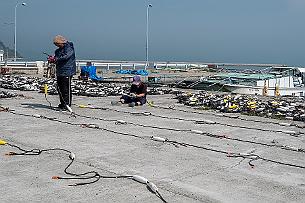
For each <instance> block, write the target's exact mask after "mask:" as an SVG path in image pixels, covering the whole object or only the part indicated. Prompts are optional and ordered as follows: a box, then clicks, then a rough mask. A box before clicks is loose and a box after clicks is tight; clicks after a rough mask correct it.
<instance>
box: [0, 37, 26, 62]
mask: <svg viewBox="0 0 305 203" xmlns="http://www.w3.org/2000/svg"><path fill="white" fill-rule="evenodd" d="M0 50H3V51H4V59H6V57H7V51H8V58H14V55H15V52H14V50H13V49H10V48H9V47H7V46H5V44H4V43H3V42H2V41H1V40H0ZM17 58H22V56H21V55H20V54H19V53H18V51H17Z"/></svg>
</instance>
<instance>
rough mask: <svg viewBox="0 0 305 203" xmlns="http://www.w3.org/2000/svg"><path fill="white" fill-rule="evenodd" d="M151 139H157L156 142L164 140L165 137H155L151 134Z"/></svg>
mask: <svg viewBox="0 0 305 203" xmlns="http://www.w3.org/2000/svg"><path fill="white" fill-rule="evenodd" d="M151 139H152V140H154V141H157V142H165V141H166V139H165V138H162V137H155V136H152V137H151Z"/></svg>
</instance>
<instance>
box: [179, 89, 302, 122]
mask: <svg viewBox="0 0 305 203" xmlns="http://www.w3.org/2000/svg"><path fill="white" fill-rule="evenodd" d="M176 99H177V100H178V102H179V103H183V104H185V105H187V106H193V107H196V108H198V109H215V110H219V111H220V112H224V113H242V114H247V115H255V116H264V117H270V118H277V119H289V120H296V121H305V102H304V98H301V97H262V96H253V95H230V94H215V93H210V92H206V91H202V92H199V93H178V94H176Z"/></svg>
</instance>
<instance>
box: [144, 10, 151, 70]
mask: <svg viewBox="0 0 305 203" xmlns="http://www.w3.org/2000/svg"><path fill="white" fill-rule="evenodd" d="M151 7H152V5H151V4H148V5H147V9H146V64H145V70H146V68H147V66H148V37H149V35H148V28H149V25H148V24H149V8H151Z"/></svg>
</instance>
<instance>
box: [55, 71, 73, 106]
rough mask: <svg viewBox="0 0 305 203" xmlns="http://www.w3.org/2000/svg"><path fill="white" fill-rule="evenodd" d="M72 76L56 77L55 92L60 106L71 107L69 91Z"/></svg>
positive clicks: (70, 93)
mask: <svg viewBox="0 0 305 203" xmlns="http://www.w3.org/2000/svg"><path fill="white" fill-rule="evenodd" d="M71 79H72V76H70V77H69V76H57V91H58V94H59V99H60V105H61V106H66V105H69V106H71V103H72V91H71Z"/></svg>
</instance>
